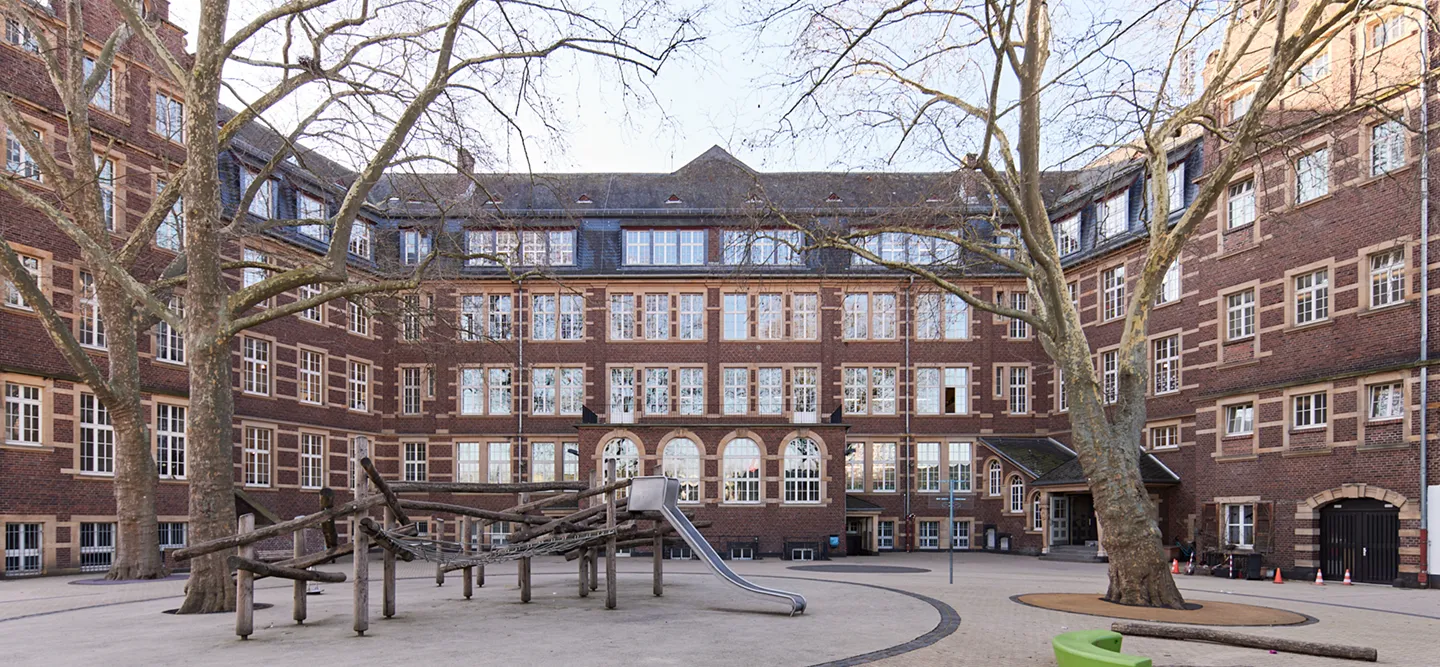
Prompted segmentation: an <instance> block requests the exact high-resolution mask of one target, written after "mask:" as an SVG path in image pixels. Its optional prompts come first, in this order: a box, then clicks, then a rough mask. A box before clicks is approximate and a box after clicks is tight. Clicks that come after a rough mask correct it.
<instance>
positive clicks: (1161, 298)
mask: <svg viewBox="0 0 1440 667" xmlns="http://www.w3.org/2000/svg"><path fill="white" fill-rule="evenodd" d="M1179 300H1180V259H1179V258H1178V257H1177V258H1176V259H1175V261H1173V262H1170V266H1169V267H1167V268H1166V269H1165V275H1164V276H1161V278H1160V289H1159V290H1158V291H1157V292H1156V294H1155V305H1157V306H1160V305H1164V304H1167V303H1174V302H1176V301H1179Z"/></svg>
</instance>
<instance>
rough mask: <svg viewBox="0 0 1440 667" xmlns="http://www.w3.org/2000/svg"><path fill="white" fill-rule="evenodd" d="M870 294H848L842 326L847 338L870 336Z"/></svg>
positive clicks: (854, 338)
mask: <svg viewBox="0 0 1440 667" xmlns="http://www.w3.org/2000/svg"><path fill="white" fill-rule="evenodd" d="M869 326H870V295H869V294H846V295H845V310H844V315H843V321H842V322H841V327H842V329H843V330H844V334H845V339H846V340H864V339H866V338H869V337H870V336H869Z"/></svg>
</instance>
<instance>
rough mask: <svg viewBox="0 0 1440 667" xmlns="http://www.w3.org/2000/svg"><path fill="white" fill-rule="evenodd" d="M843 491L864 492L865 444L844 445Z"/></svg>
mask: <svg viewBox="0 0 1440 667" xmlns="http://www.w3.org/2000/svg"><path fill="white" fill-rule="evenodd" d="M845 490H846V491H864V490H865V444H864V443H860V442H851V443H846V444H845Z"/></svg>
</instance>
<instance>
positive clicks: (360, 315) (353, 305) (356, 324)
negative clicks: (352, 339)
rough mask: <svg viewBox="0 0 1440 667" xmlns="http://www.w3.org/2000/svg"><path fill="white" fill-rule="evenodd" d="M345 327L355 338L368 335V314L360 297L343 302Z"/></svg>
mask: <svg viewBox="0 0 1440 667" xmlns="http://www.w3.org/2000/svg"><path fill="white" fill-rule="evenodd" d="M345 313H346V320H345V322H346V326H347V327H348V329H349V331H350V333H353V334H355V335H357V336H369V335H370V313H369V311H368V309H366V308H365V303H364V301H362V300H361V299H360V297H350V298H348V299H346V300H345Z"/></svg>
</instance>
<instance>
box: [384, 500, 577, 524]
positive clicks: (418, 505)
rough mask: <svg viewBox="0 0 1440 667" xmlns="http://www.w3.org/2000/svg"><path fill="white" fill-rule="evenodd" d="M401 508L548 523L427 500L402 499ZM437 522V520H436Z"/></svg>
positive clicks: (537, 517)
mask: <svg viewBox="0 0 1440 667" xmlns="http://www.w3.org/2000/svg"><path fill="white" fill-rule="evenodd" d="M400 506H401V507H408V508H410V509H412V510H425V511H427V512H444V513H446V514H455V515H458V516H469V517H475V518H477V519H490V520H492V521H511V522H514V523H524V524H533V525H537V526H538V525H543V524H546V523H549V522H550V519H547V518H545V517H543V516H539V515H533V516H532V515H528V514H516V513H514V512H497V511H495V510H483V509H480V508H478V507H466V506H464V505H451V504H450V503H437V502H431V501H429V500H410V499H408V498H402V499H401V500H400ZM437 520H438V519H437Z"/></svg>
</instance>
